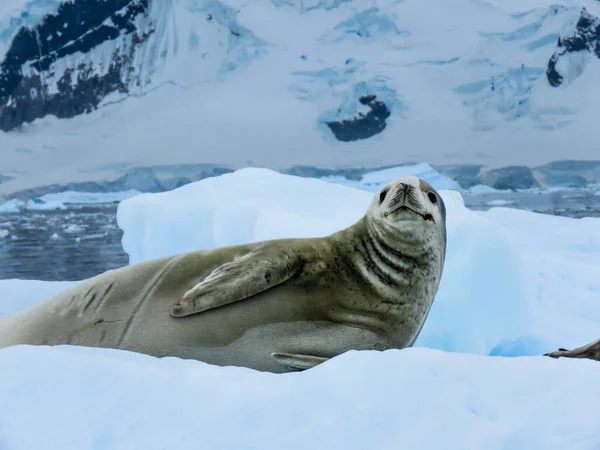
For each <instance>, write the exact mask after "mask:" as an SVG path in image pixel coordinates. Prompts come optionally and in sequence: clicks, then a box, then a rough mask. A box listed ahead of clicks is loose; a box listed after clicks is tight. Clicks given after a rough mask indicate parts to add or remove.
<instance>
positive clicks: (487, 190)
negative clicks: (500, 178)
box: [467, 184, 502, 194]
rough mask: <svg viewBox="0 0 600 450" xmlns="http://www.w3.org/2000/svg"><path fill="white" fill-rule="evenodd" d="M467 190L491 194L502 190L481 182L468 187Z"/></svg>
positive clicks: (471, 192) (472, 192)
mask: <svg viewBox="0 0 600 450" xmlns="http://www.w3.org/2000/svg"><path fill="white" fill-rule="evenodd" d="M467 192H468V193H469V194H493V193H495V192H502V191H499V190H498V189H494V188H493V187H490V186H485V185H483V184H477V185H475V186H472V187H470V188H469V189H468V191H467Z"/></svg>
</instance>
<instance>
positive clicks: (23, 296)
mask: <svg viewBox="0 0 600 450" xmlns="http://www.w3.org/2000/svg"><path fill="white" fill-rule="evenodd" d="M440 193H441V195H442V196H443V198H444V201H445V203H446V205H447V210H448V222H447V228H448V252H447V258H446V266H445V270H444V276H443V279H442V282H441V285H440V290H439V293H438V295H437V297H436V300H435V302H434V306H433V308H432V311H431V313H430V315H429V317H428V318H427V321H426V324H425V327H424V329H423V331H422V333H421V335H420V337H419V339H418V341H417V344H416V347H415V348H410V349H405V350H401V351H399V350H389V351H385V352H375V351H371V352H354V351H353V352H348V353H346V354H344V355H341V356H339V357H336V358H334V359H333V360H331V361H329V362H327V363H324V364H322V365H320V366H318V367H316V368H314V369H311V370H309V371H307V372H303V373H291V374H285V375H274V374H269V373H260V372H256V371H252V370H249V369H244V368H234V367H225V368H223V367H216V366H210V365H207V364H204V363H202V362H198V361H189V360H181V359H178V358H153V357H150V356H147V355H141V354H135V353H129V352H125V351H117V350H107V349H89V348H81V347H71V346H59V347H29V346H17V347H11V348H6V349H1V350H0V398H1V399H2V402H0V423H1V424H2V427H0V448H2V449H3V450H4V449H7V450H26V449H27V450H28V449H31V448H44V449H49V450H54V449H56V450H69V449H74V450H75V449H81V448H97V449H98V450H108V449H111V450H113V449H114V450H120V449H130V448H144V449H148V450H153V449H157V450H158V449H161V448H177V449H182V450H185V449H196V448H207V449H215V450H218V449H233V448H260V449H265V450H269V449H281V448H286V449H287V448H290V449H295V448H298V449H300V448H311V449H313V448H314V449H321V448H322V449H330V448H349V449H355V448H356V449H364V448H377V449H387V448H390V449H391V448H397V447H398V442H402V445H403V446H404V447H406V448H411V449H415V450H418V449H431V448H444V449H449V450H452V449H457V450H458V449H460V450H462V449H465V448H476V449H480V448H485V449H488V448H489V449H495V448H497V449H500V448H514V449H517V448H518V449H532V450H533V449H537V448H544V449H548V450H563V449H565V448H568V449H575V450H597V449H598V448H599V447H598V445H599V444H600V431H598V423H600V403H599V400H598V399H600V364H599V363H598V362H595V361H589V360H569V359H561V360H553V359H550V358H547V357H543V356H540V355H541V354H542V353H544V352H546V351H549V350H554V349H556V348H557V347H559V346H562V347H567V348H569V347H574V346H578V345H582V344H586V343H588V342H591V341H592V340H595V339H597V338H598V336H600V303H599V302H598V295H599V293H600V284H599V281H598V280H599V277H598V267H600V219H592V218H586V219H580V220H575V219H569V218H564V217H554V216H546V215H542V214H535V213H531V212H527V211H520V210H515V209H510V208H492V209H490V210H489V211H486V212H474V211H470V210H468V209H466V208H465V207H464V205H463V203H462V198H461V195H460V194H459V193H458V192H456V191H450V190H443V191H441V192H440ZM372 195H373V194H372V193H371V192H368V191H366V190H360V189H356V188H353V187H349V186H343V185H340V184H336V183H330V182H326V181H323V180H316V179H309V178H298V177H292V176H289V175H282V174H280V173H277V172H272V171H269V170H265V169H251V168H250V169H244V170H239V171H237V172H234V173H232V174H226V175H222V176H219V177H215V178H209V179H205V180H202V181H199V182H195V183H191V184H188V185H185V186H183V187H181V188H178V189H175V190H173V191H169V192H164V193H159V194H142V195H138V196H136V197H133V198H130V199H127V200H124V201H123V202H121V203H120V205H119V210H118V221H119V225H120V226H121V227H122V228H123V230H124V237H123V246H124V248H125V250H126V251H127V252H128V253H129V254H130V258H131V262H139V261H143V260H147V259H149V258H154V257H157V256H162V255H166V254H170V253H173V252H181V251H187V250H194V249H196V248H211V247H214V246H218V245H219V246H220V245H227V244H231V243H241V242H249V241H252V240H262V239H269V238H277V237H285V236H293V237H303V236H320V235H325V234H328V233H330V232H332V231H335V230H337V229H339V228H341V227H344V226H347V225H350V224H351V223H353V222H354V221H355V220H356V219H358V218H359V217H360V216H362V215H363V214H364V212H365V210H366V207H367V205H368V203H369V201H370V199H371V196H372ZM73 284H74V283H72V282H41V281H25V280H0V317H2V316H6V315H9V314H11V313H14V312H16V311H18V310H20V309H22V308H25V307H27V306H29V305H32V304H34V303H36V302H38V301H41V300H43V299H44V298H47V297H49V296H51V295H53V294H55V293H57V292H59V291H61V290H63V289H66V288H68V287H70V286H72V285H73ZM490 355H491V356H490ZM32 423H33V424H35V427H34V428H35V429H34V430H32V428H31V424H32ZM65 423H68V424H70V426H69V427H68V429H65V427H64V424H65ZM23 430H29V431H28V432H24V431H23Z"/></svg>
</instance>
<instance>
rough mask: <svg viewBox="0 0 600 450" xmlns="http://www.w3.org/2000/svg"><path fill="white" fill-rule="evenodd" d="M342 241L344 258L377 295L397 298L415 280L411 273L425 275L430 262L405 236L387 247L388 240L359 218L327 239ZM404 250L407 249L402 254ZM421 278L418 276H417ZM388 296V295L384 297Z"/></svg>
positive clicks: (421, 247)
mask: <svg viewBox="0 0 600 450" xmlns="http://www.w3.org/2000/svg"><path fill="white" fill-rule="evenodd" d="M331 237H332V238H334V239H335V240H338V241H341V242H344V243H345V244H344V246H343V247H341V248H343V250H344V251H345V253H346V254H345V255H343V256H344V259H345V260H346V261H347V263H348V264H350V265H351V266H352V267H353V268H354V269H355V272H356V273H357V274H359V275H360V276H361V277H362V278H364V279H365V280H366V281H368V282H369V284H372V285H373V286H374V287H375V288H376V289H377V290H378V291H379V292H380V293H382V294H384V295H385V296H386V297H387V296H397V292H398V289H399V288H400V287H402V286H407V285H408V284H409V283H410V282H411V280H413V282H414V280H415V276H414V275H415V272H416V271H417V272H420V273H427V272H430V271H429V267H430V266H431V264H432V263H433V260H432V259H431V257H430V256H431V255H428V252H427V249H426V248H424V247H423V246H422V245H418V244H415V243H414V242H412V245H413V247H416V248H410V247H407V246H409V245H410V244H411V242H410V239H409V237H406V239H404V240H398V242H397V244H398V245H391V244H390V243H389V239H386V237H385V235H384V234H383V233H382V232H381V231H380V230H377V229H376V228H374V227H373V224H371V223H369V221H368V219H367V218H366V217H363V218H362V219H361V220H359V221H358V222H357V223H355V224H354V225H353V226H351V227H349V228H346V229H344V230H341V231H339V232H338V233H335V234H334V235H332V236H331ZM405 247H406V249H407V250H410V251H405ZM417 278H421V277H417ZM388 294H389V295H388Z"/></svg>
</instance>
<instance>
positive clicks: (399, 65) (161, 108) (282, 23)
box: [0, 0, 600, 196]
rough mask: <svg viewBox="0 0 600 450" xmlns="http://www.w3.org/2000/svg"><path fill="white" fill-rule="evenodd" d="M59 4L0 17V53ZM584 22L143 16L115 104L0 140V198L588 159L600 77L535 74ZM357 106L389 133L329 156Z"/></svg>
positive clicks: (310, 5)
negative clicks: (48, 188) (146, 34)
mask: <svg viewBox="0 0 600 450" xmlns="http://www.w3.org/2000/svg"><path fill="white" fill-rule="evenodd" d="M57 2H58V0H32V1H28V2H25V0H10V1H8V2H4V1H3V2H0V41H1V42H2V43H3V44H2V45H0V54H1V50H2V49H3V48H7V46H8V45H9V43H10V39H11V38H12V36H13V35H14V33H15V32H16V31H17V30H18V27H20V26H23V25H24V24H29V25H33V24H35V23H37V22H36V21H38V22H39V20H41V14H38V13H37V11H44V12H48V11H49V10H51V9H52V7H55V5H56V4H57ZM19 5H21V6H19ZM53 5H54V6H53ZM584 6H585V7H586V8H587V10H588V11H589V12H590V13H591V14H595V15H597V16H600V3H598V2H597V1H596V0H523V1H518V2H517V1H513V0H510V1H509V0H493V1H492V0H490V1H473V0H455V1H452V2H449V1H447V0H435V1H433V2H423V1H421V0H405V1H398V0H347V1H342V0H311V1H306V0H302V1H300V0H298V1H292V0H271V1H267V0H265V1H252V2H249V1H246V0H221V1H218V0H172V1H170V2H158V1H157V2H151V9H150V12H149V17H148V18H146V19H144V20H142V21H141V22H144V23H141V22H140V23H138V25H139V26H148V24H149V23H150V22H152V23H153V24H154V25H153V26H154V27H156V31H155V32H154V33H153V34H152V36H151V38H150V39H149V41H148V42H147V44H145V45H146V46H145V47H143V48H142V49H141V50H139V51H137V52H136V54H135V58H136V59H135V61H136V65H135V67H136V73H135V76H133V77H132V85H131V86H130V89H131V92H130V94H129V95H128V96H127V98H124V97H123V96H122V95H120V94H114V95H111V96H110V98H107V99H106V100H105V101H104V102H103V105H102V107H101V108H100V109H99V110H98V111H95V112H93V113H91V114H87V115H83V116H79V117H77V118H74V119H65V120H57V119H56V118H54V117H47V118H45V119H41V120H38V121H36V122H34V123H32V124H30V125H27V126H24V127H23V128H22V129H21V130H19V131H18V132H9V133H3V132H0V148H2V149H3V150H4V151H3V152H2V155H1V156H0V167H1V169H2V173H3V174H6V175H10V176H14V177H15V179H13V180H10V181H7V182H6V183H3V184H2V185H0V195H5V196H6V195H7V194H9V193H11V192H14V191H16V190H19V189H25V188H28V187H33V186H39V185H43V184H51V183H64V182H76V181H85V180H99V179H115V178H117V177H118V176H119V172H118V170H116V169H115V167H123V166H135V165H138V166H152V165H162V164H186V163H214V164H225V165H230V166H233V167H243V166H248V165H253V166H260V167H268V168H274V169H282V168H286V167H289V166H293V165H312V166H318V167H340V166H343V167H382V166H387V165H395V164H399V163H405V162H409V161H429V162H430V163H432V164H455V163H482V164H485V165H486V166H489V167H496V166H506V165H513V164H527V165H536V164H543V163H546V162H549V161H553V160H559V159H565V158H569V159H597V151H596V149H595V148H594V146H593V145H589V142H597V141H598V133H599V131H598V127H597V126H596V114H595V112H596V109H597V104H598V102H599V100H600V99H599V97H600V89H598V83H597V78H598V76H597V75H598V73H599V71H600V61H598V59H597V58H596V57H592V56H591V55H590V57H589V58H583V59H582V58H579V59H578V58H577V55H575V56H573V57H569V58H563V59H561V61H560V64H559V66H560V67H559V69H561V70H563V71H564V72H565V77H566V78H565V80H566V81H565V84H564V85H563V86H561V87H559V88H553V87H551V86H550V85H549V83H548V80H547V78H546V73H545V71H546V68H547V64H548V61H549V59H550V57H551V56H552V54H553V53H554V52H555V50H556V48H557V40H558V37H559V35H561V34H564V33H567V34H568V32H569V30H570V29H571V28H572V27H573V24H574V23H575V22H576V20H577V18H578V17H579V14H580V11H581V8H582V7H584ZM23 12H27V13H28V15H26V16H23V15H22V13H23ZM209 15H210V17H211V18H212V19H211V20H210V21H208V20H207V17H209ZM146 22H147V23H146ZM144 24H145V25H144ZM175 24H176V25H175ZM232 32H234V33H237V34H239V36H236V34H232ZM127 39H130V37H124V38H123V40H127ZM117 42H120V41H114V42H108V43H105V44H102V45H101V46H99V47H98V48H96V49H94V50H93V51H92V53H90V54H89V55H85V57H82V56H81V55H72V56H70V57H69V58H63V59H61V60H59V61H57V62H56V63H55V64H54V65H53V67H52V70H53V73H54V77H55V78H56V79H58V78H59V77H60V76H61V75H62V74H63V73H64V72H65V70H67V69H68V68H69V67H77V64H78V63H79V62H80V59H81V60H83V61H86V62H87V61H88V60H92V61H96V62H97V63H98V64H96V66H98V67H100V66H101V65H102V64H100V63H103V62H104V63H105V62H106V58H108V57H109V56H110V55H111V52H112V51H114V50H115V46H116V45H118V44H117ZM126 44H127V43H126V42H124V43H123V45H126ZM123 48H125V47H123ZM580 60H581V61H580ZM584 63H585V64H584ZM565 65H566V66H568V67H563V66H565ZM107 66H108V65H107V64H104V65H103V67H105V68H106V67H107ZM571 66H572V67H571ZM138 70H139V73H137V71H138ZM138 82H139V85H138ZM366 94H373V95H377V98H378V100H381V101H384V102H386V104H387V105H388V106H389V109H390V111H391V116H390V117H389V118H388V119H387V121H386V122H387V127H386V129H385V130H384V131H383V132H382V133H380V134H378V135H376V136H374V137H372V138H370V139H366V140H361V141H356V142H351V143H344V142H339V141H337V140H336V139H334V137H333V134H332V132H331V130H330V129H329V128H328V127H327V125H326V122H328V121H331V120H338V119H344V118H350V117H355V116H356V114H357V113H358V112H360V111H363V110H364V109H365V108H364V105H360V103H359V102H358V99H359V98H360V97H361V96H363V95H366ZM363 112H364V111H363ZM540 149H543V151H542V150H540ZM565 149H568V152H566V150H565Z"/></svg>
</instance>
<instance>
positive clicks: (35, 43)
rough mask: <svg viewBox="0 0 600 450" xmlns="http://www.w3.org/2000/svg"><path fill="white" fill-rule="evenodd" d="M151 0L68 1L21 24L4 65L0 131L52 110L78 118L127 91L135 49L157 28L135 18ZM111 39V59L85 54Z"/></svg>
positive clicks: (0, 82) (1, 69) (0, 80)
mask: <svg viewBox="0 0 600 450" xmlns="http://www.w3.org/2000/svg"><path fill="white" fill-rule="evenodd" d="M148 3H149V0H112V1H106V0H77V1H76V2H66V3H62V4H61V5H60V6H59V7H58V9H57V11H56V13H53V14H48V15H46V16H45V17H44V19H43V21H42V22H41V23H40V24H39V25H37V26H35V27H33V28H29V27H22V28H21V29H20V30H19V31H18V33H17V34H16V36H15V37H14V39H13V41H12V44H11V46H10V48H9V50H8V51H7V53H6V55H5V58H4V61H2V63H1V64H0V130H3V131H9V130H12V129H14V128H16V127H18V126H20V125H22V124H23V123H27V122H31V121H33V120H35V119H37V118H41V117H44V116H46V115H48V114H53V115H55V116H57V117H59V118H69V117H74V116H76V115H78V114H82V113H86V112H90V111H92V110H94V109H95V108H96V107H97V106H98V104H99V103H100V102H101V101H102V100H103V99H104V98H105V97H106V96H107V95H108V94H110V93H112V92H120V93H127V92H128V87H129V86H130V84H131V83H132V81H133V80H132V76H133V74H134V70H135V69H134V61H133V59H134V52H135V49H136V48H137V47H138V46H139V45H140V44H141V43H142V42H144V41H145V40H146V39H147V38H148V36H149V35H150V34H152V33H153V31H154V29H153V25H152V23H151V22H148V23H145V24H144V25H143V26H141V25H140V23H137V22H136V21H137V19H138V18H140V17H141V16H142V17H143V16H144V15H146V14H147V10H148ZM109 41H114V48H113V51H112V52H111V53H110V56H109V57H108V60H98V59H92V58H87V59H85V58H83V59H82V58H81V55H85V54H87V53H88V52H90V51H91V50H92V49H94V48H97V47H98V46H100V45H102V44H105V43H107V42H109ZM76 55H79V57H77V56H76ZM57 63H58V64H60V65H61V67H60V69H61V70H60V71H59V73H56V72H55V68H56V67H55V66H56V64H57Z"/></svg>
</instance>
